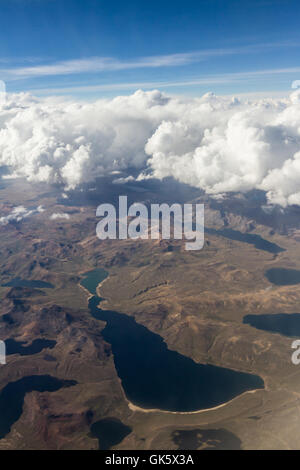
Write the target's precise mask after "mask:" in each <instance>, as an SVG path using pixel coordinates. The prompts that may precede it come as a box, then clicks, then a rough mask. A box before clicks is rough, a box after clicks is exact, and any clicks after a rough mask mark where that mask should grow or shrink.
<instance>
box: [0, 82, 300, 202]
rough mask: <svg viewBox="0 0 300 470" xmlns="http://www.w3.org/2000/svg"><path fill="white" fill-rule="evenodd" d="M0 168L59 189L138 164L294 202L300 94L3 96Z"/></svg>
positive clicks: (299, 180) (298, 184)
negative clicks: (87, 99)
mask: <svg viewBox="0 0 300 470" xmlns="http://www.w3.org/2000/svg"><path fill="white" fill-rule="evenodd" d="M0 164H2V165H8V166H9V167H10V168H11V174H13V176H22V177H26V178H27V179H28V180H30V181H39V182H42V181H45V182H49V183H61V184H62V185H63V186H64V187H65V188H66V189H70V188H75V187H77V186H78V185H80V184H82V183H84V182H89V181H93V180H94V179H95V177H97V176H101V175H107V174H116V175H117V174H119V172H120V171H121V172H122V171H124V170H130V169H132V168H136V169H138V170H139V171H140V176H139V179H143V178H149V177H155V178H159V179H163V178H164V177H168V176H173V177H174V178H176V179H177V180H179V181H181V182H183V183H187V184H190V185H193V186H195V187H198V188H202V189H204V190H205V191H206V192H207V193H209V194H212V195H219V194H223V193H226V192H229V191H230V192H232V191H243V192H246V191H249V190H251V189H255V188H256V189H261V190H264V191H266V193H267V197H268V199H269V201H270V203H273V204H280V205H282V206H286V205H290V204H299V205H300V92H299V91H295V92H293V93H292V95H291V96H290V98H287V99H281V100H279V99H278V100H272V99H268V100H266V99H265V100H258V101H251V102H250V101H240V100H238V99H236V98H222V97H216V96H215V95H213V94H207V95H204V96H203V97H202V98H195V99H180V98H175V97H168V96H166V95H164V94H162V93H160V92H159V91H151V92H143V91H137V92H136V93H134V94H133V95H131V96H122V97H116V98H114V99H111V100H98V101H96V102H93V103H82V102H70V101H67V102H64V101H60V100H58V99H54V98H52V99H50V98H49V99H44V100H41V99H37V98H34V97H32V96H30V95H27V94H20V95H14V96H9V97H8V99H7V102H6V104H3V105H2V106H1V105H0ZM116 182H118V183H121V182H126V177H125V179H123V178H122V179H119V180H118V179H117V180H116Z"/></svg>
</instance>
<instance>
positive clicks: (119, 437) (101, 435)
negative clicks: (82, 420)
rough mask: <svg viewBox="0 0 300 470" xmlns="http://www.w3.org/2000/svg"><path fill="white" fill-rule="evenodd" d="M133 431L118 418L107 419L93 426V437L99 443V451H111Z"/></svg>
mask: <svg viewBox="0 0 300 470" xmlns="http://www.w3.org/2000/svg"><path fill="white" fill-rule="evenodd" d="M131 431H132V429H131V428H130V427H129V426H125V424H123V423H122V422H121V421H120V420H118V419H116V418H106V419H101V420H100V421H97V422H96V423H94V424H93V425H92V426H91V435H92V436H93V437H96V438H97V439H98V442H99V450H109V449H110V448H111V447H113V446H116V445H117V444H119V443H120V442H122V441H123V439H125V437H126V436H128V434H130V433H131Z"/></svg>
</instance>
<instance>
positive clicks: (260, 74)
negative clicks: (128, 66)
mask: <svg viewBox="0 0 300 470" xmlns="http://www.w3.org/2000/svg"><path fill="white" fill-rule="evenodd" d="M281 75H282V76H283V75H287V76H288V75H291V76H300V67H290V68H281V69H263V70H250V71H247V72H236V73H220V74H214V75H206V76H204V75H203V76H202V77H199V78H194V79H192V80H191V79H186V80H180V81H176V80H174V81H139V82H119V83H101V84H94V85H83V84H82V85H70V86H64V87H51V88H39V89H31V90H30V91H31V93H33V94H39V95H45V94H69V93H71V94H72V93H74V94H76V93H94V92H102V91H103V92H105V91H126V90H127V91H128V90H129V91H130V90H136V89H139V88H141V89H144V90H148V89H153V88H157V89H169V88H170V89H171V88H181V87H182V88H184V87H193V86H206V85H209V86H213V85H224V84H236V83H238V82H243V81H249V80H251V79H259V78H262V79H268V78H269V77H273V78H274V77H275V76H281Z"/></svg>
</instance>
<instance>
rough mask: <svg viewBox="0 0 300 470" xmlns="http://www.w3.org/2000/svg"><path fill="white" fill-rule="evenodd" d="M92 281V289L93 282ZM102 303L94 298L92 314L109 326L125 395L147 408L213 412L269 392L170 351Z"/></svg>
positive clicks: (239, 375) (240, 375) (257, 381)
mask: <svg viewBox="0 0 300 470" xmlns="http://www.w3.org/2000/svg"><path fill="white" fill-rule="evenodd" d="M95 276H99V277H98V279H99V282H102V281H103V279H105V278H106V277H107V276H108V273H106V272H105V271H103V270H102V272H101V270H97V273H96V274H95V272H89V273H86V274H85V275H84V286H85V287H86V288H87V289H88V290H89V291H90V292H91V293H92V294H94V293H95V282H96V277H95ZM89 279H91V285H90V283H89ZM101 300H103V299H101V298H99V297H97V296H96V295H94V296H93V297H91V298H90V299H89V303H88V306H89V310H90V313H91V315H92V316H93V317H94V318H96V319H98V320H102V321H105V322H106V327H105V328H104V330H103V331H102V336H103V338H104V340H105V341H107V342H108V343H110V345H111V348H112V352H113V355H114V361H115V367H116V370H117V373H118V375H119V377H120V379H121V381H122V386H123V389H124V391H125V394H126V396H127V398H128V400H130V401H131V402H132V403H134V404H135V405H138V406H140V407H142V408H147V409H161V410H166V411H180V412H189V411H196V410H201V409H206V408H213V407H215V406H218V405H220V404H223V403H225V402H227V401H229V400H231V399H233V398H235V397H236V396H238V395H240V394H242V393H243V392H246V391H249V390H255V389H262V388H264V382H263V380H262V379H261V378H260V377H259V376H257V375H253V374H249V373H244V372H237V371H234V370H231V369H227V368H223V367H217V366H213V365H207V364H198V363H196V362H195V361H193V360H192V359H190V358H189V357H186V356H183V355H182V354H179V353H178V352H176V351H172V350H169V349H168V347H167V344H166V343H165V342H164V340H163V338H162V337H161V336H159V335H158V334H155V333H153V332H151V331H150V330H149V329H147V328H146V327H144V326H143V325H140V324H139V323H137V322H136V321H135V319H134V318H133V317H131V316H128V315H125V314H123V313H118V312H115V311H111V310H102V309H101V308H100V307H99V303H100V302H101Z"/></svg>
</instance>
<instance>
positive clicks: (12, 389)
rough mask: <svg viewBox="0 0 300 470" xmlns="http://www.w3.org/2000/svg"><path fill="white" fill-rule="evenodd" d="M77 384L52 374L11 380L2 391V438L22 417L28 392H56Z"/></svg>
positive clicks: (0, 420)
mask: <svg viewBox="0 0 300 470" xmlns="http://www.w3.org/2000/svg"><path fill="white" fill-rule="evenodd" d="M73 385H76V382H75V381H74V380H60V379H57V378H56V377H51V376H50V375H32V376H28V377H24V378H22V379H20V380H17V381H16V382H11V383H9V384H8V385H6V387H4V388H3V389H2V390H1V392H0V439H3V438H4V437H5V436H6V435H7V434H8V433H9V432H10V430H11V426H12V425H13V424H14V423H15V422H16V421H17V420H18V419H19V418H20V416H21V414H22V411H23V404H24V397H25V395H26V393H29V392H33V391H37V392H55V391H57V390H60V389H61V388H63V387H71V386H73Z"/></svg>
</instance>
